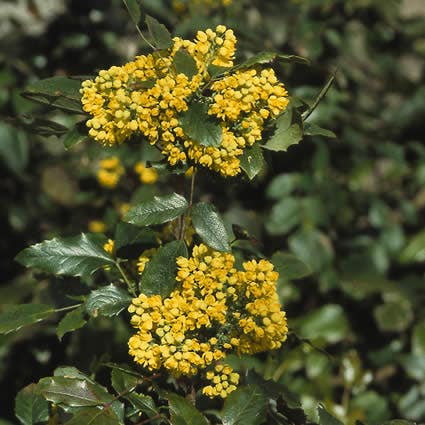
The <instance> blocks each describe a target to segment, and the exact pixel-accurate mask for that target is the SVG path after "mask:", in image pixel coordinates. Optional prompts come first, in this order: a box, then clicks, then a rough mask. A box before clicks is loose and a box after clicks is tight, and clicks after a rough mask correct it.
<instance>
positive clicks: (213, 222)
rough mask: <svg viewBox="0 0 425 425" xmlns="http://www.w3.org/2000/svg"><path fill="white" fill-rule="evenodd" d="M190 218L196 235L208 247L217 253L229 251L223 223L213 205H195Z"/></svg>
mask: <svg viewBox="0 0 425 425" xmlns="http://www.w3.org/2000/svg"><path fill="white" fill-rule="evenodd" d="M191 217H192V224H193V227H194V228H195V230H196V233H197V234H198V235H199V236H200V237H201V239H202V240H203V241H204V242H205V243H206V244H207V245H208V246H210V247H211V248H213V249H216V250H217V251H224V252H226V251H230V242H229V237H228V235H227V232H226V228H225V226H224V222H223V220H222V218H221V216H220V215H219V213H218V212H217V210H216V208H215V207H214V205H212V204H208V203H205V202H200V203H198V204H195V205H194V206H193V208H192V214H191Z"/></svg>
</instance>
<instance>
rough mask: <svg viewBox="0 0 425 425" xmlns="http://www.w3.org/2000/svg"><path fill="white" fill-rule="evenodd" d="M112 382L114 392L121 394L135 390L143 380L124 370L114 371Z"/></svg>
mask: <svg viewBox="0 0 425 425" xmlns="http://www.w3.org/2000/svg"><path fill="white" fill-rule="evenodd" d="M111 382H112V386H113V387H114V390H115V391H116V392H117V393H118V394H120V393H126V392H129V391H132V390H133V389H135V388H136V387H137V385H139V384H140V383H141V379H140V378H138V377H137V376H135V375H134V374H132V373H127V372H125V371H124V370H122V369H112V373H111Z"/></svg>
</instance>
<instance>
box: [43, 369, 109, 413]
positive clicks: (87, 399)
mask: <svg viewBox="0 0 425 425" xmlns="http://www.w3.org/2000/svg"><path fill="white" fill-rule="evenodd" d="M37 391H38V392H39V393H40V394H42V395H43V396H44V397H45V398H46V399H47V400H49V401H51V402H53V403H56V404H64V405H66V406H70V407H84V406H101V405H103V404H105V403H111V402H112V401H114V397H113V396H112V395H111V394H109V393H108V391H107V390H106V389H105V388H104V387H102V386H100V385H99V384H95V383H93V382H90V381H88V380H84V379H75V378H67V377H63V376H53V377H48V378H42V379H41V380H40V381H39V382H38V384H37Z"/></svg>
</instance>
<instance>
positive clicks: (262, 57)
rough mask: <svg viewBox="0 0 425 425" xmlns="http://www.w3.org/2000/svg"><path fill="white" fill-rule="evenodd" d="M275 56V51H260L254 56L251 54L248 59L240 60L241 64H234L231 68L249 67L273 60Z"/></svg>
mask: <svg viewBox="0 0 425 425" xmlns="http://www.w3.org/2000/svg"><path fill="white" fill-rule="evenodd" d="M276 58H277V53H275V52H260V53H257V54H256V55H254V56H251V57H250V58H249V59H247V60H246V61H244V62H242V63H241V64H239V65H237V66H235V67H234V68H233V69H241V68H251V67H252V66H254V65H260V64H266V63H270V62H273V61H274V60H275V59H276Z"/></svg>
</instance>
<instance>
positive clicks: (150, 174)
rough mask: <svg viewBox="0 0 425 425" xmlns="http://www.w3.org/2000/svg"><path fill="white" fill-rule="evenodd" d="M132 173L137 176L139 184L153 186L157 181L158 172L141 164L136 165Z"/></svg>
mask: <svg viewBox="0 0 425 425" xmlns="http://www.w3.org/2000/svg"><path fill="white" fill-rule="evenodd" d="M134 171H135V172H136V173H137V174H138V175H139V178H140V182H141V183H144V184H154V183H155V182H156V181H157V180H158V171H156V170H155V168H152V167H146V165H145V164H144V163H143V162H138V163H136V165H135V166H134Z"/></svg>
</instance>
